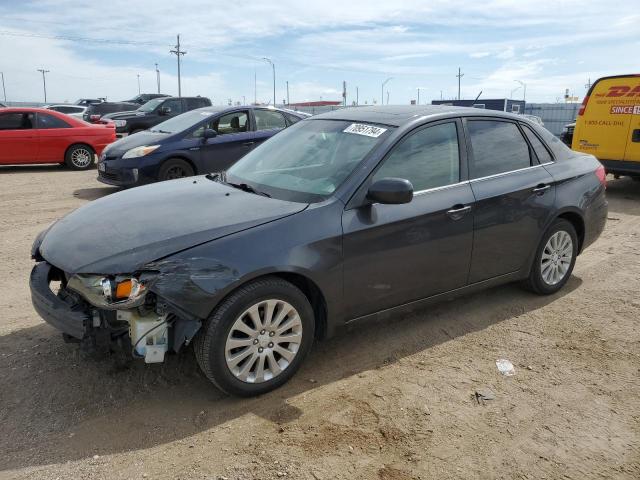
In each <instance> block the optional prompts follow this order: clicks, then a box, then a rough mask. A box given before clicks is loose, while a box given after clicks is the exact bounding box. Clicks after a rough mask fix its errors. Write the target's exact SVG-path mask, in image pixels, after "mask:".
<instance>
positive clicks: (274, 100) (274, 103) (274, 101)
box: [262, 57, 276, 107]
mask: <svg viewBox="0 0 640 480" xmlns="http://www.w3.org/2000/svg"><path fill="white" fill-rule="evenodd" d="M262 59H263V60H265V61H267V62H268V63H269V64H270V65H271V69H272V70H273V106H274V107H275V106H276V66H275V64H274V63H273V61H271V59H270V58H267V57H262Z"/></svg>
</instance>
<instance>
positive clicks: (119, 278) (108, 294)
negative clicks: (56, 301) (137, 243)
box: [67, 273, 155, 310]
mask: <svg viewBox="0 0 640 480" xmlns="http://www.w3.org/2000/svg"><path fill="white" fill-rule="evenodd" d="M153 278H155V275H153V274H151V273H143V274H140V275H138V276H133V275H116V276H115V277H114V276H101V275H84V274H76V275H74V276H73V277H71V278H70V279H69V281H68V282H67V288H69V289H71V290H73V291H75V292H77V293H79V294H80V295H82V297H84V298H85V299H86V300H87V301H88V302H89V303H90V304H91V305H93V306H95V307H98V308H105V309H108V310H118V309H127V308H134V307H139V306H140V305H142V304H143V303H144V299H145V296H146V295H147V292H148V287H149V283H150V282H151V281H152V280H153Z"/></svg>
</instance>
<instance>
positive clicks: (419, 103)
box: [417, 87, 420, 105]
mask: <svg viewBox="0 0 640 480" xmlns="http://www.w3.org/2000/svg"><path fill="white" fill-rule="evenodd" d="M417 104H418V105H420V87H418V103H417Z"/></svg>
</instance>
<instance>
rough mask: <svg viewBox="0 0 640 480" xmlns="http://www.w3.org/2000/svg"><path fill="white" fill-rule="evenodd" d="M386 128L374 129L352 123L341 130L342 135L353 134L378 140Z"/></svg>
mask: <svg viewBox="0 0 640 480" xmlns="http://www.w3.org/2000/svg"><path fill="white" fill-rule="evenodd" d="M386 131H387V129H386V128H380V127H374V126H373V125H364V124H363V123H352V124H351V125H349V126H348V127H347V128H345V129H344V130H343V132H344V133H355V134H356V135H364V136H366V137H373V138H378V137H379V136H380V135H382V134H383V133H384V132H386Z"/></svg>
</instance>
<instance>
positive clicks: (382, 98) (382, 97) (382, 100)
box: [380, 77, 393, 105]
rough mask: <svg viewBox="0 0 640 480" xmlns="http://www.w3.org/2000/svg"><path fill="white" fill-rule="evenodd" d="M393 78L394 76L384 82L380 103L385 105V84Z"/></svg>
mask: <svg viewBox="0 0 640 480" xmlns="http://www.w3.org/2000/svg"><path fill="white" fill-rule="evenodd" d="M392 79H393V77H389V78H387V79H386V80H385V81H384V82H382V89H381V92H380V105H384V86H385V85H386V84H387V82H389V81H390V80H392Z"/></svg>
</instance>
